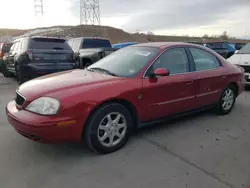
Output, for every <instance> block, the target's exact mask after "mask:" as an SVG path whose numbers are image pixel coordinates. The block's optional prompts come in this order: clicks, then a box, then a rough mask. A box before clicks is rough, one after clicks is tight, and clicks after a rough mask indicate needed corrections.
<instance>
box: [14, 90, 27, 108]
mask: <svg viewBox="0 0 250 188" xmlns="http://www.w3.org/2000/svg"><path fill="white" fill-rule="evenodd" d="M25 100H26V99H25V97H24V96H22V95H21V94H20V93H18V92H16V97H15V102H16V104H17V105H19V106H22V105H23V104H24V102H25Z"/></svg>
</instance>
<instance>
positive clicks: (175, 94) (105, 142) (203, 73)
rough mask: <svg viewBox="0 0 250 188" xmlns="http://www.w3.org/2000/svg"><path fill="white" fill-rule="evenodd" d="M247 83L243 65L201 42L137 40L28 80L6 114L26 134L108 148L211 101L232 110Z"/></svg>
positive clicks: (96, 148) (107, 150) (43, 139)
mask: <svg viewBox="0 0 250 188" xmlns="http://www.w3.org/2000/svg"><path fill="white" fill-rule="evenodd" d="M244 84H245V80H244V73H243V70H242V69H241V68H240V67H237V66H235V65H232V64H230V63H228V62H227V61H226V60H225V59H224V58H222V57H221V56H220V55H218V54H217V53H215V52H214V51H212V50H210V49H208V48H205V47H203V46H200V45H195V44H186V43H146V44H138V45H135V46H130V47H126V48H123V49H120V50H118V51H116V52H114V53H113V54H111V55H109V56H107V57H105V58H103V59H101V60H100V61H98V62H97V63H95V64H93V65H91V66H89V67H88V68H87V69H85V70H71V71H66V72H61V73H55V74H51V75H48V76H43V77H40V78H37V79H34V80H31V81H28V82H26V83H24V84H23V85H21V86H20V87H19V88H18V89H17V91H16V97H15V100H14V101H11V102H10V103H9V104H8V105H7V107H6V114H7V116H8V120H9V122H10V124H11V125H12V126H13V127H14V128H15V129H16V131H17V132H18V133H20V134H21V135H23V136H25V137H27V138H29V139H32V140H34V141H37V142H44V143H51V142H58V141H60V142H62V141H81V140H83V141H84V142H85V143H86V144H87V146H88V147H89V148H90V149H92V150H93V151H95V152H97V153H101V154H105V153H111V152H114V151H116V150H118V149H120V148H121V147H123V146H124V145H125V144H126V142H127V141H128V138H129V135H130V133H131V132H132V131H133V129H135V128H138V127H141V126H143V125H148V124H149V123H155V122H160V121H163V120H166V118H170V117H173V116H176V115H180V114H181V115H183V114H186V113H190V112H194V111H197V110H202V109H207V108H211V107H212V108H214V109H215V111H216V112H218V113H219V114H222V115H225V114H228V113H229V112H230V111H231V110H232V108H233V106H234V103H235V99H236V98H237V96H238V95H239V94H240V93H241V92H242V91H243V88H244Z"/></svg>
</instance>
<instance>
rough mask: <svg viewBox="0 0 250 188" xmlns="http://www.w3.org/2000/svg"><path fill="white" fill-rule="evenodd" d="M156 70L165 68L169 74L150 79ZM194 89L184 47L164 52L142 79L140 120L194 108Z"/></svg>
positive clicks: (148, 119)
mask: <svg viewBox="0 0 250 188" xmlns="http://www.w3.org/2000/svg"><path fill="white" fill-rule="evenodd" d="M157 68H166V69H167V70H168V71H169V73H170V75H169V76H164V77H156V78H150V74H151V73H152V72H154V70H156V69H157ZM194 100H195V90H194V82H193V78H192V74H190V64H189V60H188V56H187V53H186V50H185V48H183V47H175V48H171V49H167V50H166V51H165V52H163V53H162V54H161V55H160V56H159V57H158V58H157V60H156V61H155V62H154V63H153V64H152V65H151V66H150V67H149V69H148V70H147V71H146V73H145V75H144V78H143V102H144V112H145V114H144V116H145V117H144V119H145V121H150V120H153V119H157V118H161V117H165V116H168V115H171V114H175V113H179V112H184V111H188V110H190V109H192V108H194V106H195V104H194Z"/></svg>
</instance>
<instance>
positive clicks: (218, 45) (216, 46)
mask: <svg viewBox="0 0 250 188" xmlns="http://www.w3.org/2000/svg"><path fill="white" fill-rule="evenodd" d="M206 44H209V45H210V46H211V47H212V49H213V50H214V51H216V52H218V53H219V52H220V53H221V54H222V55H223V57H224V58H229V57H231V56H232V55H233V54H234V52H235V51H236V50H235V48H234V47H233V45H232V44H230V43H228V42H207V43H206ZM226 50H227V55H226V56H224V54H225V51H226Z"/></svg>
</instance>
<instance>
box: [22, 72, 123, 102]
mask: <svg viewBox="0 0 250 188" xmlns="http://www.w3.org/2000/svg"><path fill="white" fill-rule="evenodd" d="M120 79H123V78H119V77H113V76H110V75H106V74H102V73H97V72H90V71H87V70H80V69H76V70H70V71H64V72H59V73H54V74H49V75H46V76H42V77H39V78H36V79H33V80H30V81H28V82H26V83H24V84H22V85H21V86H20V87H19V88H18V92H20V93H21V94H22V95H24V96H25V97H26V98H30V99H31V98H36V97H40V96H45V95H49V94H50V93H53V92H60V91H62V90H64V91H65V90H68V89H72V88H76V87H80V86H86V87H93V86H97V85H102V84H104V83H112V82H113V81H117V80H120Z"/></svg>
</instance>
